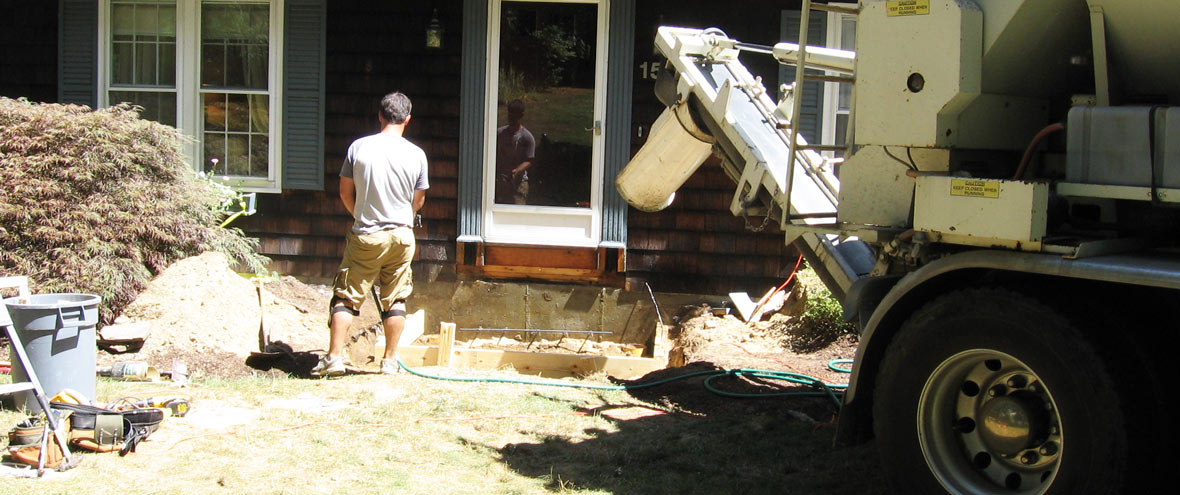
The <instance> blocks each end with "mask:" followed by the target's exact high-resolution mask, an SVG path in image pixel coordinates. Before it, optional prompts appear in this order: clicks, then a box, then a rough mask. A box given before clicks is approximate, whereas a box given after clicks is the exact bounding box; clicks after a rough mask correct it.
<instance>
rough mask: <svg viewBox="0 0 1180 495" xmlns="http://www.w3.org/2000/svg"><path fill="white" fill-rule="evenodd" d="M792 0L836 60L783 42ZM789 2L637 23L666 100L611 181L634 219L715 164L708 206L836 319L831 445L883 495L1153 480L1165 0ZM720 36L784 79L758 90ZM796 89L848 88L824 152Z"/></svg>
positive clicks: (1164, 259) (1105, 488)
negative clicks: (807, 271) (713, 198)
mask: <svg viewBox="0 0 1180 495" xmlns="http://www.w3.org/2000/svg"><path fill="white" fill-rule="evenodd" d="M812 10H819V11H837V12H841V13H845V14H849V15H856V16H857V24H856V44H857V47H856V50H855V51H845V50H833V49H828V48H822V47H816V46H808V43H807V32H806V26H807V25H808V16H809V15H811V11H812ZM800 17H801V22H800V26H801V27H802V29H801V30H800V34H799V37H798V43H779V44H776V45H773V46H767V45H756V44H751V43H743V42H740V41H738V40H734V39H731V38H729V37H728V36H727V35H726V34H725V33H724V32H723V31H721V30H719V29H707V30H700V29H688V28H676V27H667V26H666V27H661V28H660V29H659V31H658V34H657V37H656V40H655V43H656V46H657V48H658V49H659V50H660V51H661V52H662V53H663V54H664V56H665V57H667V59H668V63H667V66H666V67H665V70H664V71H662V72H661V77H660V79H659V80H658V81H657V83H656V94H657V97H658V98H659V99H660V101H661V102H662V103H663V104H665V105H666V106H667V109H665V111H664V113H663V114H661V116H660V117H659V119H658V120H657V121H656V123H655V124H654V125H653V127H652V131H651V133H650V135H649V138H648V140H647V142H646V143H645V144H644V146H643V147H642V148H641V149H640V150H639V151H638V152H637V153H636V155H635V156H634V158H633V159H632V161H631V162H630V163H629V164H628V166H627V167H626V168H625V169H624V170H623V171H622V173H620V174H619V176H618V178H617V180H616V183H617V185H618V189H619V192H620V194H621V195H622V196H623V197H624V198H625V199H626V200H627V201H628V202H629V203H630V204H631V205H633V206H635V207H636V208H639V209H641V210H645V211H656V210H660V209H662V208H664V207H666V206H668V205H669V204H671V202H672V201H673V200H674V193H675V191H676V189H678V188H679V187H680V185H681V184H683V183H684V181H685V180H686V179H687V178H688V177H689V176H690V175H692V173H693V172H694V171H695V170H696V169H697V168H698V167H699V166H700V165H701V164H702V163H703V162H704V161H705V159H706V158H707V157H708V156H709V155H710V154H716V155H718V156H720V158H721V166H722V168H723V169H724V170H725V172H726V174H727V175H728V176H729V177H730V178H731V179H733V180H734V182H735V183H736V184H737V187H736V190H735V193H734V196H733V199H732V201H731V204H730V210H731V212H732V213H733V214H734V215H741V216H745V217H748V218H751V219H755V220H756V219H759V218H761V219H766V220H767V221H774V222H777V223H778V225H779V227H780V228H781V229H782V231H783V232H784V233H785V242H788V243H792V244H793V245H794V246H795V247H796V248H797V249H798V250H799V251H800V252H801V253H802V254H803V255H804V256H806V257H807V259H808V261H809V264H810V265H811V266H812V267H813V268H814V269H815V270H816V272H817V273H818V274H819V275H820V277H821V279H823V280H824V282H825V284H826V285H828V287H829V288H830V289H831V290H832V292H833V294H835V295H836V296H837V297H838V298H840V299H841V301H842V303H843V305H844V312H845V316H846V317H847V318H849V319H851V320H855V321H857V322H858V323H859V327H860V331H861V334H860V345H859V348H858V350H857V354H856V360H855V364H854V369H853V374H852V378H851V383H850V387H849V389H848V391H847V392H846V394H845V396H844V400H843V407H842V409H841V412H840V416H839V420H838V424H837V434H836V440H837V443H840V444H848V443H856V442H860V441H865V440H868V439H870V438H875V442H876V444H877V447H878V449H879V450H880V451H881V454H882V455H881V459H882V464H883V465H884V467H885V469H886V471H887V473H888V474H889V477H890V478H891V480H892V481H893V482H894V485H895V486H896V487H897V488H898V490H899V492H900V493H945V492H950V493H1121V492H1124V491H1126V490H1132V489H1134V487H1137V486H1144V487H1152V486H1162V485H1158V484H1157V483H1158V482H1159V480H1160V478H1161V477H1162V473H1165V472H1167V469H1168V467H1170V466H1169V463H1167V462H1166V461H1167V460H1169V459H1171V458H1173V457H1174V456H1173V455H1172V454H1170V453H1171V452H1173V449H1174V448H1175V442H1176V440H1177V438H1176V427H1175V426H1174V423H1173V422H1172V421H1170V417H1169V413H1170V412H1172V402H1173V397H1174V396H1175V388H1176V385H1175V380H1172V379H1171V377H1172V376H1174V375H1175V372H1174V371H1170V370H1168V366H1167V365H1168V364H1169V363H1167V361H1168V359H1167V356H1169V354H1170V352H1171V350H1172V347H1173V346H1174V345H1175V344H1176V343H1177V338H1176V335H1175V331H1174V330H1173V327H1175V320H1174V318H1173V317H1172V313H1173V310H1174V307H1176V305H1177V303H1180V250H1178V245H1177V235H1176V234H1177V232H1178V230H1177V227H1178V226H1180V209H1178V208H1177V205H1178V203H1180V106H1172V105H1177V104H1180V29H1176V28H1175V26H1174V25H1173V23H1174V20H1175V19H1178V18H1180V2H1170V1H1162V0H1161V1H1143V2H1129V1H1120V0H1036V1H1033V0H1004V1H997V0H974V1H973V0H863V1H861V2H859V3H858V4H855V5H853V6H836V5H826V4H817V3H813V2H810V1H808V0H805V1H804V2H803V10H802V12H801V16H800ZM742 52H753V53H762V54H766V55H769V56H773V57H774V58H776V59H778V60H779V61H780V62H781V63H784V64H788V65H793V66H794V67H795V80H794V82H793V83H792V84H784V85H782V87H780V88H777V89H778V91H774V92H772V91H769V90H767V89H766V88H765V87H764V86H763V84H762V81H761V79H760V78H757V77H755V76H754V75H752V74H750V73H749V72H748V70H747V69H746V68H745V66H744V65H742V63H741V62H740V61H739V60H738V55H739V54H740V53H742ZM813 79H819V80H822V81H828V82H838V83H849V84H853V87H854V90H853V103H852V113H851V116H850V120H851V123H850V124H849V129H850V131H849V133H848V139H847V142H845V143H826V144H818V145H817V144H814V143H807V142H806V140H805V139H804V137H803V136H802V135H801V134H800V132H799V126H797V125H795V124H796V119H795V116H797V115H800V102H801V100H802V97H801V91H800V88H802V84H803V83H804V82H805V81H807V80H813ZM772 96H777V101H775V99H774V98H772ZM836 155H842V156H841V157H839V158H836V157H835V156H836ZM755 223H757V222H755Z"/></svg>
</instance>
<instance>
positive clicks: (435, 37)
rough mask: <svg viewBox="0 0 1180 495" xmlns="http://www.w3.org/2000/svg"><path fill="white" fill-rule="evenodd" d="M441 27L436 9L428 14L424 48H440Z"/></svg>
mask: <svg viewBox="0 0 1180 495" xmlns="http://www.w3.org/2000/svg"><path fill="white" fill-rule="evenodd" d="M442 39H443V28H442V24H441V23H439V22H438V9H434V13H433V14H431V15H430V24H428V25H427V26H426V48H442Z"/></svg>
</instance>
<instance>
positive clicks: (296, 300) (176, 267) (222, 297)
mask: <svg viewBox="0 0 1180 495" xmlns="http://www.w3.org/2000/svg"><path fill="white" fill-rule="evenodd" d="M330 297H331V295H330V290H329V288H327V287H325V286H313V285H307V284H303V283H302V282H299V281H298V280H296V279H294V278H292V277H283V278H281V279H279V280H277V281H271V282H268V283H266V284H264V286H263V291H262V297H261V301H260V297H259V290H258V285H257V283H256V282H254V281H251V280H247V279H246V278H243V277H241V276H239V275H238V274H237V273H235V272H234V271H233V270H231V269H230V268H229V263H228V260H227V259H226V257H225V256H224V255H222V254H219V253H214V252H207V253H204V254H201V255H199V256H193V257H190V258H186V259H183V260H180V261H178V262H176V263H173V264H172V265H171V266H169V267H168V268H167V269H166V270H165V271H164V272H163V273H161V274H160V275H159V276H158V277H156V278H155V279H153V280H152V281H151V283H150V284H149V285H148V288H147V289H146V290H145V291H144V292H142V293H140V295H139V296H138V297H137V298H136V299H135V301H133V302H132V303H131V304H130V305H129V306H128V307H127V309H126V310H125V311H124V312H123V315H122V316H120V317H119V319H118V320H117V321H116V324H115V325H113V326H111V327H106V328H104V329H101V330H100V334H103V335H104V336H105V335H109V334H114V333H116V332H118V331H119V329H120V327H123V328H126V327H138V330H137V331H136V332H134V333H146V337H147V338H146V340H145V341H144V345H143V347H142V348H141V349H140V350H139V351H138V352H135V353H128V354H118V355H112V354H107V353H102V352H100V353H99V358H98V360H99V364H105V363H110V362H114V361H121V360H131V359H135V360H143V361H147V362H149V363H150V364H152V365H154V366H156V367H157V368H160V369H162V370H168V369H171V366H172V365H173V359H176V360H180V361H183V362H185V364H186V365H187V367H188V368H189V371H190V373H192V374H193V375H194V376H197V375H200V374H207V375H212V376H225V377H232V376H240V375H243V374H249V373H250V369H249V368H247V367H246V365H245V357H246V356H248V355H249V354H250V353H251V352H255V351H258V350H259V333H260V332H259V330H260V326H262V325H265V328H266V330H267V332H268V333H269V337H270V340H271V341H282V342H284V343H286V344H288V345H290V346H291V348H292V349H294V350H296V351H313V350H317V349H322V348H323V347H324V346H326V345H327V340H328V330H327V326H326V318H327V311H326V309H325V308H327V305H328V300H329V298H330Z"/></svg>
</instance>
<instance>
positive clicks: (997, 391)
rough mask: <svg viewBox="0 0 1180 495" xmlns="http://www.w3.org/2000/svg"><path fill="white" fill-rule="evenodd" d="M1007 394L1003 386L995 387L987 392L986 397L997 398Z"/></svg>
mask: <svg viewBox="0 0 1180 495" xmlns="http://www.w3.org/2000/svg"><path fill="white" fill-rule="evenodd" d="M1007 393H1008V389H1006V388H1004V386H1003V385H996V386H994V387H992V388H990V389H988V390H987V395H988V397H999V396H1001V395H1004V394H1007Z"/></svg>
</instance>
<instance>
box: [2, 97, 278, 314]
mask: <svg viewBox="0 0 1180 495" xmlns="http://www.w3.org/2000/svg"><path fill="white" fill-rule="evenodd" d="M181 139H182V137H181V135H180V134H179V133H178V132H177V131H176V129H174V128H172V127H168V126H164V125H161V124H158V123H155V122H151V121H146V120H142V119H140V118H139V116H138V109H137V108H135V107H132V106H129V105H125V104H123V105H117V106H114V107H110V108H105V109H99V110H91V109H89V108H88V107H83V106H77V105H57V104H37V103H30V102H28V101H23V100H12V99H8V98H0V184H4V186H3V187H2V188H0V272H2V273H3V274H6V275H27V276H29V277H30V280H31V283H32V285H33V287H32V288H33V290H34V292H40V293H51V292H82V293H91V294H97V295H99V296H102V298H103V305H102V308H101V317H102V321H103V322H104V323H109V322H111V321H113V320H114V318H115V317H116V316H117V315H118V314H119V313H120V312H121V311H122V309H123V308H124V307H125V306H126V305H127V304H130V303H131V301H133V300H134V299H135V297H136V296H137V295H138V294H139V293H140V292H141V291H142V290H143V289H144V288H145V287H146V286H147V283H148V281H149V280H150V279H151V278H152V277H153V276H154V275H156V274H158V273H160V272H161V271H163V270H164V268H166V267H167V266H168V265H170V264H171V263H172V262H173V261H176V260H178V259H180V258H184V257H187V256H191V255H194V254H198V253H201V252H203V251H208V250H214V251H220V252H222V253H224V254H226V255H227V256H228V257H229V258H230V259H231V260H234V261H235V262H236V263H238V264H241V265H245V266H246V267H247V268H248V269H249V270H251V271H255V272H261V271H265V265H266V262H267V261H268V260H267V259H266V258H264V257H262V256H259V255H258V254H257V253H256V252H255V251H254V249H255V247H256V246H257V241H256V240H253V239H249V238H247V237H245V236H244V235H243V233H242V231H241V230H240V229H234V228H229V229H223V228H218V224H219V222H221V221H222V219H223V218H224V216H225V215H224V213H223V208H224V205H223V204H222V201H223V200H224V198H225V192H224V191H223V190H220V189H218V188H215V187H210V186H209V184H208V182H209V181H203V180H202V179H200V178H199V177H198V176H197V174H195V173H194V172H193V170H192V169H191V168H190V167H189V166H188V165H187V164H186V163H185V161H184V158H183V155H182V154H181V151H180V147H181V146H180V144H181Z"/></svg>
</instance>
